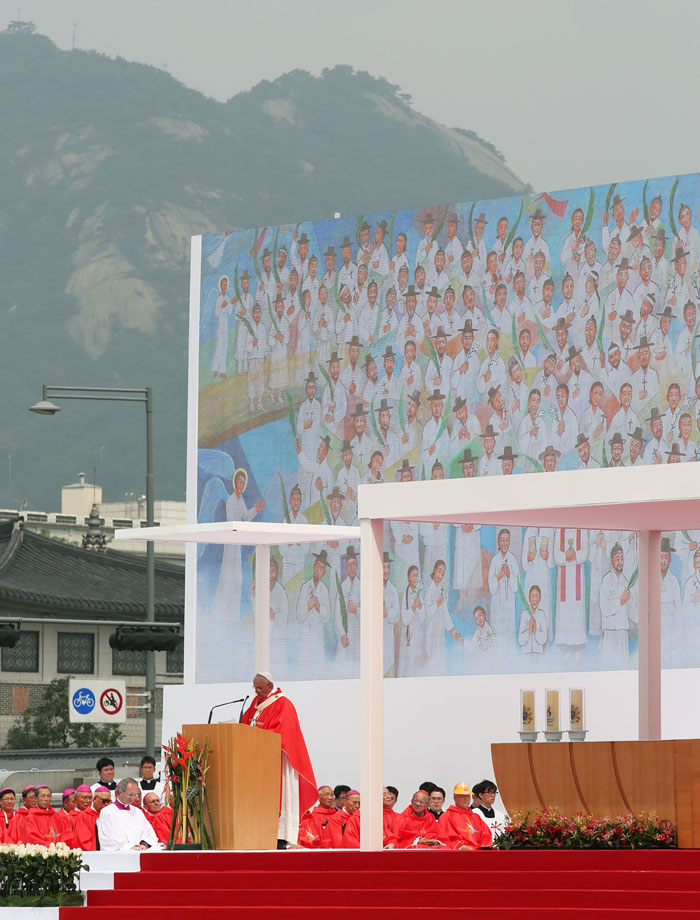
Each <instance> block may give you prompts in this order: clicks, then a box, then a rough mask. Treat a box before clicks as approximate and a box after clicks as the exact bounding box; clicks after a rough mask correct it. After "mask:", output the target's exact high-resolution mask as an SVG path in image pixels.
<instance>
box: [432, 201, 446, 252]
mask: <svg viewBox="0 0 700 920" xmlns="http://www.w3.org/2000/svg"><path fill="white" fill-rule="evenodd" d="M449 210H450V206H449V204H446V205H445V210H444V211H443V212H442V217H441V218H440V223H439V224H438V225H437V227H436V228H435V229H434V230H433V235H432V236H431V237H430V241H431V243H434V242H435V241H436V240H437V238H438V237H439V236H440V233H441V232H442V228H443V227H444V226H445V221H446V220H447V212H448V211H449Z"/></svg>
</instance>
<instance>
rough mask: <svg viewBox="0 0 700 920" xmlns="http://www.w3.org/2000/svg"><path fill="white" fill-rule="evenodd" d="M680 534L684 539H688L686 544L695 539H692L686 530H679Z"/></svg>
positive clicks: (693, 541)
mask: <svg viewBox="0 0 700 920" xmlns="http://www.w3.org/2000/svg"><path fill="white" fill-rule="evenodd" d="M681 535H682V537H683V539H684V540H687V541H688V545H690V544H691V543H695V540H693V538H692V537H691V536H690V534H689V533H688V531H687V530H681Z"/></svg>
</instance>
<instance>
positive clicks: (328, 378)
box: [318, 364, 335, 402]
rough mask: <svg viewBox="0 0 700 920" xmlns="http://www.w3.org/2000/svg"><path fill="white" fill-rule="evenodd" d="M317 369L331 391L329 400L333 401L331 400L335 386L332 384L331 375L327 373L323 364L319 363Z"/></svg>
mask: <svg viewBox="0 0 700 920" xmlns="http://www.w3.org/2000/svg"><path fill="white" fill-rule="evenodd" d="M318 369H319V370H320V371H321V373H322V374H323V378H324V380H325V381H326V383H327V384H328V388H329V389H330V391H331V402H333V400H334V399H335V386H334V385H333V381H332V380H331V375H330V374H329V373H328V371H327V370H326V368H325V367H324V366H323V364H319V365H318Z"/></svg>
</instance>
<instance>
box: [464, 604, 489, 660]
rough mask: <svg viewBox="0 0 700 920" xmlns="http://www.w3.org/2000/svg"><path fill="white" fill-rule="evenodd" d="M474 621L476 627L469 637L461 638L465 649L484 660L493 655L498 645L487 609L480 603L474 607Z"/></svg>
mask: <svg viewBox="0 0 700 920" xmlns="http://www.w3.org/2000/svg"><path fill="white" fill-rule="evenodd" d="M473 617H474V623H475V624H476V628H475V630H474V633H473V635H472V636H471V637H470V638H469V639H461V640H458V641H461V642H462V644H463V646H464V651H465V652H469V653H470V654H472V655H474V656H475V657H476V658H477V659H481V660H483V659H484V658H486V659H488V658H490V657H491V655H492V653H493V650H494V649H495V647H496V636H495V634H494V631H493V629H492V628H491V624H490V623H489V621H488V620H487V619H486V610H485V609H484V608H483V607H482V606H481V604H478V605H477V606H476V607H475V608H474V613H473Z"/></svg>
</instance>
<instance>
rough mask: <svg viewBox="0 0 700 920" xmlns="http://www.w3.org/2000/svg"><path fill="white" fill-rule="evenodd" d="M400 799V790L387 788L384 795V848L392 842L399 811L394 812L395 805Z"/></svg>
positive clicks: (394, 787)
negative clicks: (393, 829) (393, 828)
mask: <svg viewBox="0 0 700 920" xmlns="http://www.w3.org/2000/svg"><path fill="white" fill-rule="evenodd" d="M398 797H399V790H398V789H397V788H396V786H385V787H384V792H383V794H382V824H383V825H384V846H387V844H389V843H390V842H391V829H392V827H393V826H394V822H395V821H396V820H397V819H398V817H399V813H398V811H394V805H396V800H397V799H398Z"/></svg>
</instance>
